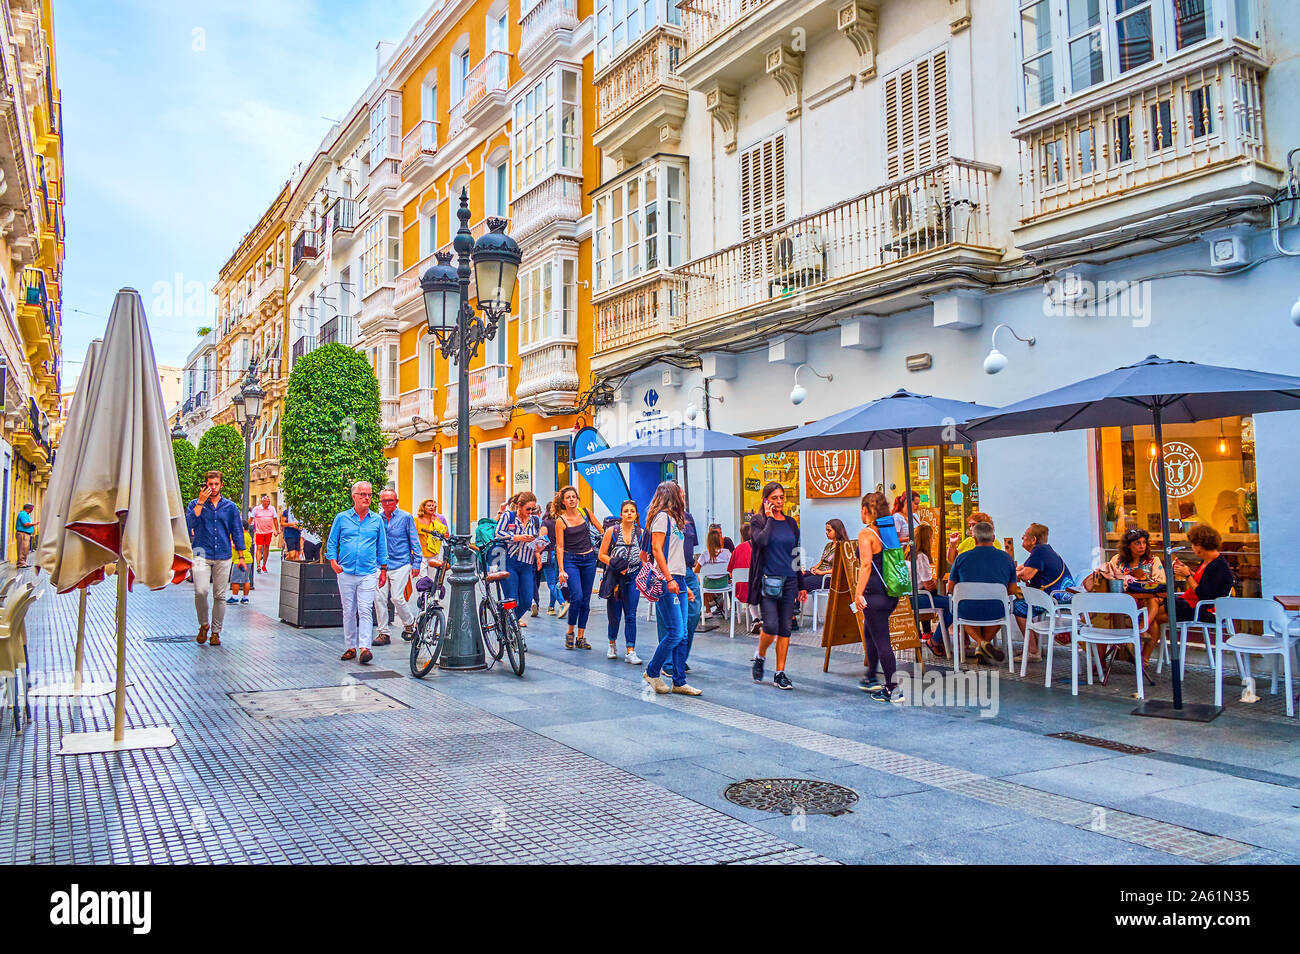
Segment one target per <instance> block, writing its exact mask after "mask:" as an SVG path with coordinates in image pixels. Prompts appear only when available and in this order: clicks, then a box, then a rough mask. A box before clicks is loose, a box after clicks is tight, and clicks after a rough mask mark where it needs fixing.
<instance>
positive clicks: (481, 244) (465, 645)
mask: <svg viewBox="0 0 1300 954" xmlns="http://www.w3.org/2000/svg"><path fill="white" fill-rule="evenodd" d="M456 216H457V218H459V219H460V228H459V229H458V230H457V231H456V238H455V241H454V242H453V247H454V248H455V250H456V256H457V261H456V267H455V268H453V267H452V265H451V253H449V252H439V253H438V254H437V264H435V265H431V266H430V267H429V269H428V270H427V271H425V273H424V274H423V275H421V276H420V290H421V291H422V292H423V293H424V314H425V319H426V321H427V322H428V325H429V333H430V334H431V335H433V336H434V338H435V339H436V340H437V342H438V348H439V350H440V351H441V352H442V355H443V357H444V358H447V359H448V360H450V359H451V358H452V357H453V356H454V357H455V359H456V372H457V402H456V470H457V474H458V477H457V481H456V521H455V522H456V530H457V533H456V534H455V536H454V537H453V538H452V552H453V554H454V556H455V562H454V563H453V564H452V568H451V574H450V583H451V598H450V604H451V606H450V612H449V620H448V627H447V634H446V635H445V636H444V637H443V640H444V642H445V644H446V648H445V649H444V650H443V652H442V658H441V660H440V662H439V666H440V667H441V668H443V669H483V668H486V665H487V661H486V657H485V656H484V653H483V640H482V639H481V638H480V636H479V631H478V627H479V621H478V612H477V609H476V608H475V605H474V584H475V582H476V580H477V579H478V574H477V573H476V572H475V569H474V560H473V557H472V555H471V551H470V548H469V541H470V535H469V491H470V487H469V474H470V465H469V454H470V446H469V363H470V361H471V360H472V359H473V358H474V356H475V355H476V354H478V347H479V345H480V344H482V343H483V342H484V341H487V340H489V339H491V338H493V337H494V336H495V335H496V330H497V323H498V322H500V321H501V319H502V318H504V317H505V316H507V315H508V314H510V302H511V299H513V298H514V294H515V279H516V277H517V274H518V271H519V259H520V252H519V245H518V244H517V243H516V242H515V240H514V239H512V238H511V237H510V236H509V235H506V234H505V228H506V224H507V222H506V220H505V219H498V218H489V219H488V220H487V224H488V232H487V234H486V235H484V236H483V237H482V238H480V239H479V240H478V241H477V242H475V241H474V236H473V235H472V234H470V230H469V218H470V212H469V192H468V190H466V189H462V190H461V193H460V208H459V209H458V210H457V212H456ZM471 266H472V270H473V275H474V287H475V290H476V295H477V299H478V309H479V311H481V312H482V313H483V314H482V316H481V317H480V316H479V314H478V313H477V312H476V311H475V310H474V308H473V307H472V306H471V305H470V303H469V299H470V291H469V287H470V281H469V280H470V273H471Z"/></svg>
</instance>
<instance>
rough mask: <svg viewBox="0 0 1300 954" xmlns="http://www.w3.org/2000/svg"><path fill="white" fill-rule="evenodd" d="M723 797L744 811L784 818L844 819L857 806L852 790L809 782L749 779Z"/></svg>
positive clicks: (856, 795)
mask: <svg viewBox="0 0 1300 954" xmlns="http://www.w3.org/2000/svg"><path fill="white" fill-rule="evenodd" d="M722 794H723V796H724V797H725V798H726V799H727V801H729V802H733V803H735V804H737V805H740V806H742V807H744V808H756V809H758V810H759V811H762V812H780V813H781V814H782V815H793V814H794V813H795V812H801V813H803V814H805V815H842V814H844V813H845V812H847V811H849V810H850V809H851V808H852V806H854V805H856V804H857V803H858V793H857V792H855V791H853V789H851V788H845V787H844V786H843V785H835V784H832V783H831V782H819V781H817V780H816V779H810V778H748V779H745V781H743V782H736V783H734V784H732V785H728V786H727V790H726V791H725V792H723V793H722Z"/></svg>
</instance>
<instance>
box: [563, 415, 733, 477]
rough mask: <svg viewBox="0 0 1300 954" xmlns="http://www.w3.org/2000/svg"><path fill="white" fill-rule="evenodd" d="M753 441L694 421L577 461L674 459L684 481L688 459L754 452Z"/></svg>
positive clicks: (631, 461) (606, 462)
mask: <svg viewBox="0 0 1300 954" xmlns="http://www.w3.org/2000/svg"><path fill="white" fill-rule="evenodd" d="M752 443H753V442H752V441H750V440H748V439H746V438H743V437H733V436H732V435H730V434H725V433H723V432H722V431H711V430H709V429H708V428H704V427H694V426H692V425H690V424H678V425H677V426H676V427H665V428H664V429H663V430H659V431H653V432H652V433H650V434H647V435H646V436H645V437H642V438H639V439H637V440H634V441H628V442H627V443H626V444H618V445H616V446H614V447H607V448H605V449H604V450H602V451H597V452H596V453H594V454H588V455H587V456H586V457H579V458H577V460H575V461H574V462H575V463H583V464H633V463H641V462H645V463H662V462H664V461H670V460H680V461H681V462H682V481H683V484H684V483H685V480H686V473H687V471H686V462H687V461H688V460H700V459H709V458H715V457H743V456H744V455H746V454H749V453H752V451H750V449H749V448H750V445H751V444H752Z"/></svg>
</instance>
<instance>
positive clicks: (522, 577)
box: [497, 490, 542, 626]
mask: <svg viewBox="0 0 1300 954" xmlns="http://www.w3.org/2000/svg"><path fill="white" fill-rule="evenodd" d="M510 504H511V505H510V507H508V508H507V509H506V510H505V511H503V512H502V514H501V517H500V519H498V520H497V541H498V542H500V543H503V544H504V545H505V551H506V561H505V562H506V567H505V568H506V570H507V572H509V574H510V578H509V579H507V580H505V581H504V583H505V586H504V587H502V589H503V590H504V591H505V596H506V599H512V600H514V601H515V610H514V612H515V619H517V620H518V621H519V625H520V626H527V625H528V623H527V622H525V621H524V619H523V617H524V614H525V613H527V612H528V609H529V607H531V606H532V605H533V582H534V580H535V579H536V573H537V538H538V536H539V535H540V534H541V532H542V523H541V520H540V519H539V518H538V516H537V497H536V496H535V495H534V494H533V492H532V491H531V490H524V491H521V492H520V493H518V494H516V495H515V496H514V497H513V498H511V501H510Z"/></svg>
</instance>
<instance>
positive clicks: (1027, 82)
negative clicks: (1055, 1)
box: [1020, 0, 1056, 110]
mask: <svg viewBox="0 0 1300 954" xmlns="http://www.w3.org/2000/svg"><path fill="white" fill-rule="evenodd" d="M1020 60H1021V74H1022V75H1023V77H1024V87H1025V104H1026V106H1027V107H1028V108H1029V109H1031V110H1032V109H1038V108H1039V107H1040V106H1046V105H1047V104H1048V103H1053V102H1055V101H1056V74H1055V71H1054V70H1053V69H1052V66H1053V64H1052V19H1051V10H1050V9H1049V4H1048V0H1036V2H1034V3H1031V4H1029V5H1028V6H1026V7H1024V8H1022V9H1021V11H1020Z"/></svg>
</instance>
